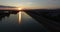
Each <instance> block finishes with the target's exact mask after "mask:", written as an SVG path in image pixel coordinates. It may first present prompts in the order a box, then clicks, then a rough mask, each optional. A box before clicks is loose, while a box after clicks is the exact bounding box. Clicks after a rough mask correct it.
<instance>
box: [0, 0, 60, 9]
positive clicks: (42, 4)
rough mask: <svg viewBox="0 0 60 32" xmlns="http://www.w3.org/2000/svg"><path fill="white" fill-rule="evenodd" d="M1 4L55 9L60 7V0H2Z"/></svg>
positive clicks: (0, 0)
mask: <svg viewBox="0 0 60 32" xmlns="http://www.w3.org/2000/svg"><path fill="white" fill-rule="evenodd" d="M0 5H4V6H15V7H21V8H27V9H55V8H60V0H0Z"/></svg>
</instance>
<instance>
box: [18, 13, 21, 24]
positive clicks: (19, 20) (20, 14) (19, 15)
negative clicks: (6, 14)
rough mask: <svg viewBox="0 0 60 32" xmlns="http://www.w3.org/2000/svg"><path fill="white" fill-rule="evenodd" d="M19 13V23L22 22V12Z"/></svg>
mask: <svg viewBox="0 0 60 32" xmlns="http://www.w3.org/2000/svg"><path fill="white" fill-rule="evenodd" d="M18 14H19V24H20V23H21V12H19V13H18Z"/></svg>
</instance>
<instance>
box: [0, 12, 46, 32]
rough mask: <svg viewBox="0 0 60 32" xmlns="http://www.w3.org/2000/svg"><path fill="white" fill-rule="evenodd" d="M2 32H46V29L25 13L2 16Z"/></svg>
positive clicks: (0, 28) (0, 22)
mask: <svg viewBox="0 0 60 32" xmlns="http://www.w3.org/2000/svg"><path fill="white" fill-rule="evenodd" d="M4 31H6V32H7V31H9V32H11V31H14V32H38V31H39V32H47V29H45V28H44V27H43V25H42V24H40V23H38V22H37V21H36V20H34V19H33V18H32V17H30V16H29V15H28V14H26V13H25V12H18V13H17V14H3V15H1V16H0V32H4Z"/></svg>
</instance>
